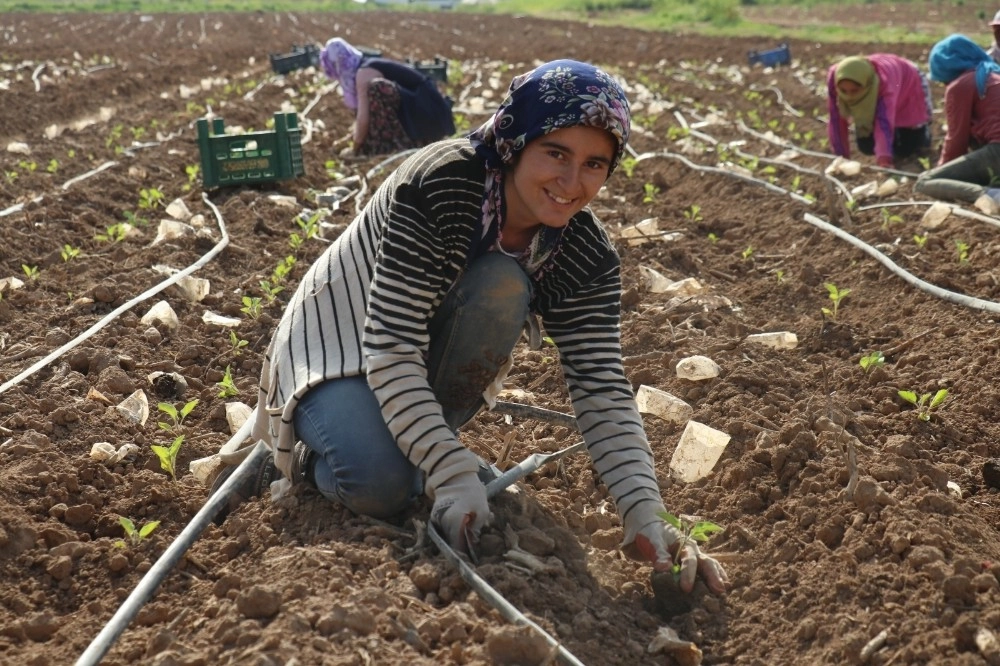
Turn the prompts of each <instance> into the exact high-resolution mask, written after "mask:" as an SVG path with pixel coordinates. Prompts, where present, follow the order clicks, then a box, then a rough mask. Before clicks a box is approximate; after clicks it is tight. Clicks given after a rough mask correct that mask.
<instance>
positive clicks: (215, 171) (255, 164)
mask: <svg viewBox="0 0 1000 666" xmlns="http://www.w3.org/2000/svg"><path fill="white" fill-rule="evenodd" d="M197 124H198V150H199V151H200V153H201V174H202V182H203V184H204V186H205V189H213V188H217V187H232V186H236V185H250V184H253V183H266V182H271V181H275V180H286V179H289V178H295V177H296V176H301V175H303V174H305V167H304V166H303V163H302V136H301V130H299V118H298V116H297V115H296V114H295V113H275V114H274V131H262V132H248V133H246V134H235V135H227V134H226V133H225V126H224V124H223V121H222V118H215V119H213V120H212V128H211V132H209V126H208V120H206V119H205V118H200V119H199V120H198V123H197Z"/></svg>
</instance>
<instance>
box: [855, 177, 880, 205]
mask: <svg viewBox="0 0 1000 666" xmlns="http://www.w3.org/2000/svg"><path fill="white" fill-rule="evenodd" d="M877 193H878V183H877V182H875V181H874V180H873V181H871V182H870V183H865V184H864V185H858V186H857V187H852V188H851V196H852V197H854V198H855V199H857V200H858V201H861V200H863V199H868V198H870V197H873V196H875V195H876V194H877Z"/></svg>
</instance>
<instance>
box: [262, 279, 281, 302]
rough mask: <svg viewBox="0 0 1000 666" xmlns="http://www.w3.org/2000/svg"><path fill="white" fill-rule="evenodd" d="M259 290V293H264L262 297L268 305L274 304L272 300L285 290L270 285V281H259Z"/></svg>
mask: <svg viewBox="0 0 1000 666" xmlns="http://www.w3.org/2000/svg"><path fill="white" fill-rule="evenodd" d="M260 288H261V291H263V292H264V297H265V298H266V299H267V302H268V303H269V304H270V303H274V300H275V299H276V298H277V297H278V294H279V293H281V292H282V291H284V290H285V288H284V287H282V286H279V285H276V284H271V281H270V280H261V281H260Z"/></svg>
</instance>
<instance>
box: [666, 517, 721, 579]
mask: <svg viewBox="0 0 1000 666" xmlns="http://www.w3.org/2000/svg"><path fill="white" fill-rule="evenodd" d="M658 515H659V516H660V518H663V520H664V521H666V522H667V523H668V524H670V525H673V526H674V527H676V528H677V529H678V531H680V533H681V539H680V541H679V542H678V543H677V550H676V551H674V563H673V566H672V567H671V572H672V573H673V574H674V575H675V576H679V575H680V573H681V557H682V556H683V551H684V548H685V546H687V545H688V543H690V542H692V541H694V542H697V543H705V542H706V541H708V539H709V537H711V536H712V535H713V534H715V533H716V532H721V531H722V530H723V529H724V528H723V527H722V526H720V525H716V524H715V523H712V522H709V521H707V520H698V518H697V517H696V516H685V515H683V514H682V515H680V516H675V515H674V514H672V513H669V512H664V513H661V514H658Z"/></svg>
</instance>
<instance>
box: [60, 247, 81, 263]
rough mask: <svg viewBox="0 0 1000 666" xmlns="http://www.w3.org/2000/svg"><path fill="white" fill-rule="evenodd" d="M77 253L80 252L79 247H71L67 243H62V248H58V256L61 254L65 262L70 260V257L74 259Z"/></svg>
mask: <svg viewBox="0 0 1000 666" xmlns="http://www.w3.org/2000/svg"><path fill="white" fill-rule="evenodd" d="M79 254H80V248H78V247H73V246H72V245H70V244H69V243H66V244H64V245H63V246H62V249H61V250H59V256H61V257H62V260H63V261H66V262H68V261H70V260H71V259H76V257H77V256H78V255H79Z"/></svg>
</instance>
